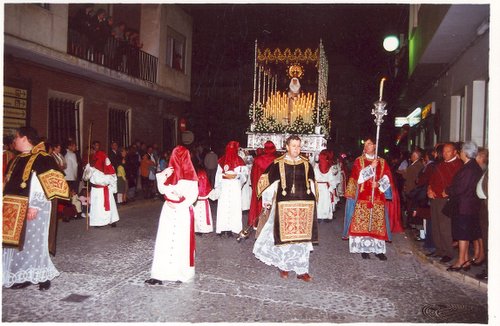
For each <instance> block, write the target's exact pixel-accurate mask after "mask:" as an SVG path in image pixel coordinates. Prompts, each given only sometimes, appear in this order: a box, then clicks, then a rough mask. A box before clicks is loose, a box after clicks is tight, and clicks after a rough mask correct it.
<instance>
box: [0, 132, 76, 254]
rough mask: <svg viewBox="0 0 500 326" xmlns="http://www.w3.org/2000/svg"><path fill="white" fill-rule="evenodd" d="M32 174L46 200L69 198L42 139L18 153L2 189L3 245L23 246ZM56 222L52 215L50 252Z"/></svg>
mask: <svg viewBox="0 0 500 326" xmlns="http://www.w3.org/2000/svg"><path fill="white" fill-rule="evenodd" d="M35 173H36V176H37V178H38V181H39V183H40V185H41V186H42V189H43V192H44V194H45V196H46V198H47V199H48V200H51V199H54V198H61V199H67V198H69V187H68V184H67V182H66V180H65V179H64V174H63V173H62V172H60V171H59V169H58V167H57V164H56V162H55V161H54V159H53V158H52V157H51V156H50V155H48V154H47V153H46V152H45V145H44V143H43V142H42V143H39V144H37V145H36V146H34V147H33V148H32V150H31V151H30V152H29V153H22V154H19V155H18V156H17V157H16V158H15V159H13V160H12V161H10V163H9V165H8V167H7V174H6V176H5V183H4V189H3V202H4V205H3V209H2V211H3V244H4V245H13V246H16V247H18V248H19V249H20V250H21V249H22V248H23V239H24V232H25V226H24V221H25V219H26V213H27V210H28V206H27V205H28V199H29V197H30V191H31V189H30V185H31V183H32V182H31V181H32V180H31V179H32V178H33V175H34V174H35ZM56 223H57V220H56V216H55V214H53V216H52V219H51V223H50V224H51V230H50V236H51V238H50V239H49V243H50V245H49V246H50V248H51V252H52V253H54V252H55V232H56V231H55V230H56Z"/></svg>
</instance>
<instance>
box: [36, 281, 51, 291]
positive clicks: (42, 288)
mask: <svg viewBox="0 0 500 326" xmlns="http://www.w3.org/2000/svg"><path fill="white" fill-rule="evenodd" d="M48 289H50V281H45V282H41V283H38V290H40V291H47V290H48Z"/></svg>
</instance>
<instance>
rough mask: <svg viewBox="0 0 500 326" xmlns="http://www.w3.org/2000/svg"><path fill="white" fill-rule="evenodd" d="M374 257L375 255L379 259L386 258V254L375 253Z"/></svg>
mask: <svg viewBox="0 0 500 326" xmlns="http://www.w3.org/2000/svg"><path fill="white" fill-rule="evenodd" d="M375 257H377V258H378V259H380V260H387V256H386V255H384V254H375Z"/></svg>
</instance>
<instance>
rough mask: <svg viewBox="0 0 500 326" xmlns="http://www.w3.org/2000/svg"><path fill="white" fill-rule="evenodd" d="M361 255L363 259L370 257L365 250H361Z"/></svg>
mask: <svg viewBox="0 0 500 326" xmlns="http://www.w3.org/2000/svg"><path fill="white" fill-rule="evenodd" d="M361 257H363V259H370V254H368V253H366V252H363V253H362V254H361Z"/></svg>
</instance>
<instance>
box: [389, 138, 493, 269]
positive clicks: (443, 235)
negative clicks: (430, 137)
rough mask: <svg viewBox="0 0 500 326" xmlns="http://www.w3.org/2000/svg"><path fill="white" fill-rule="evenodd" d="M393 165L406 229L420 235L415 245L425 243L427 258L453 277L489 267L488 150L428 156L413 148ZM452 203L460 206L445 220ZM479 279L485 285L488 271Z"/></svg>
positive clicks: (470, 147) (442, 149)
mask: <svg viewBox="0 0 500 326" xmlns="http://www.w3.org/2000/svg"><path fill="white" fill-rule="evenodd" d="M391 162H392V170H393V173H394V175H395V176H396V179H398V180H399V182H397V185H398V187H399V189H400V193H402V194H403V196H402V198H401V206H402V207H401V211H402V212H403V213H402V221H403V224H404V226H405V228H406V229H409V230H416V231H417V233H416V234H417V235H416V237H415V240H417V241H422V242H423V248H424V250H426V252H427V256H429V257H436V258H438V259H439V261H440V262H441V263H449V262H451V265H449V266H448V269H447V270H448V271H450V272H456V271H461V270H465V271H467V270H469V269H470V268H471V266H482V265H483V264H485V263H487V243H488V242H487V236H488V212H487V205H486V204H485V203H486V200H487V187H486V186H485V185H487V182H484V180H487V171H488V151H487V149H484V148H478V147H477V145H475V144H474V143H472V142H467V143H465V144H463V143H452V142H448V143H441V144H437V145H436V146H434V148H431V149H427V150H422V149H420V148H418V147H415V148H414V149H413V150H412V151H411V152H407V153H401V154H400V155H399V156H396V157H393V159H392V160H391ZM471 171H474V172H471ZM464 175H467V178H466V177H464ZM450 200H451V201H453V200H455V201H457V202H459V205H458V207H457V208H456V210H455V211H454V212H453V213H452V214H451V215H450V214H449V215H446V214H445V213H444V210H443V208H444V206H445V205H447V203H448V202H449V201H450ZM476 277H477V278H479V279H487V277H488V275H487V269H484V270H483V272H482V273H478V274H477V275H476Z"/></svg>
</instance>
